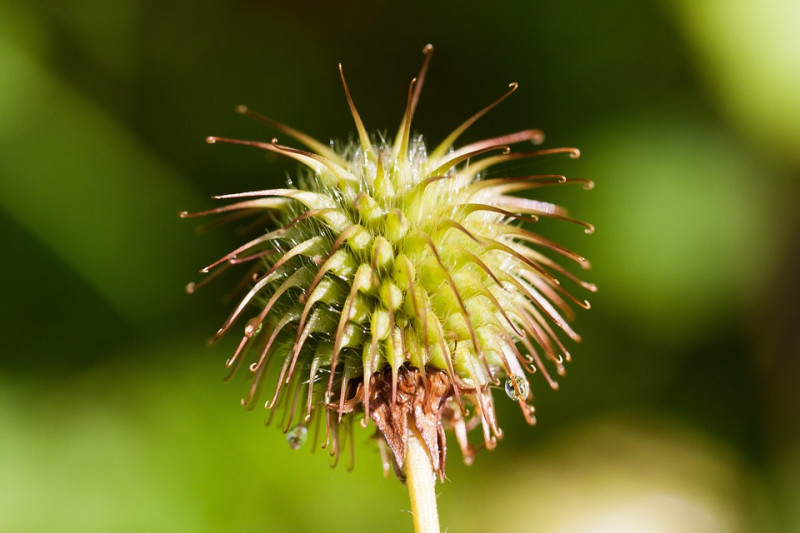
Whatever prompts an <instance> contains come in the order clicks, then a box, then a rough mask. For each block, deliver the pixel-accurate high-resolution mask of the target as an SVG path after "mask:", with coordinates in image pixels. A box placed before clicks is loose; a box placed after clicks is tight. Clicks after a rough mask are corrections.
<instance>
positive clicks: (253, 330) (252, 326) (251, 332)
mask: <svg viewBox="0 0 800 533" xmlns="http://www.w3.org/2000/svg"><path fill="white" fill-rule="evenodd" d="M262 325H263V323H262V322H261V321H260V320H259V317H257V316H256V317H253V318H251V319H250V320H248V321H247V325H246V326H245V327H244V334H245V336H246V337H248V338H249V337H253V336H255V335H257V334H258V332H259V331H261V326H262Z"/></svg>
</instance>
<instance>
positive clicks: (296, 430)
mask: <svg viewBox="0 0 800 533" xmlns="http://www.w3.org/2000/svg"><path fill="white" fill-rule="evenodd" d="M307 438H308V428H306V427H305V426H304V425H302V424H298V425H296V426H294V427H293V428H292V429H290V430H289V432H288V433H287V434H286V442H288V443H289V448H291V449H293V450H299V449H300V447H301V446H303V444H305V443H306V439H307Z"/></svg>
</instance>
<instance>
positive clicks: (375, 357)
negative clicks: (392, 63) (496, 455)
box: [182, 45, 596, 477]
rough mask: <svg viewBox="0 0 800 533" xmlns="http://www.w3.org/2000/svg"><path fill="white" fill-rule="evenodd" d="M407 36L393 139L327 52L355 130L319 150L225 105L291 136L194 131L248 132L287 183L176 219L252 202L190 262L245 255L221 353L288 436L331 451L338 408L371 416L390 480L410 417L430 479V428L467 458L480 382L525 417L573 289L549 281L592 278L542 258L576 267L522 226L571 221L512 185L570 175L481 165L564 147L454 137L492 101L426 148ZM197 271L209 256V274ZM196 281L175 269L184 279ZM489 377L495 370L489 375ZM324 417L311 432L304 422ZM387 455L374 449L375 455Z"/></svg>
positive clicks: (482, 411) (478, 411) (481, 407)
mask: <svg viewBox="0 0 800 533" xmlns="http://www.w3.org/2000/svg"><path fill="white" fill-rule="evenodd" d="M432 50H433V49H432V47H431V46H430V45H428V46H426V47H425V49H424V53H425V59H424V61H423V66H422V69H421V70H420V73H419V76H418V77H417V78H414V79H413V80H412V82H411V85H410V87H409V91H408V101H407V106H406V112H405V115H404V117H403V120H402V122H401V125H400V128H399V131H398V133H397V135H396V137H395V138H394V141H393V142H385V141H383V140H382V138H381V137H380V136H372V137H371V136H370V135H368V133H367V131H366V129H365V128H364V125H363V123H362V121H361V118H360V116H359V114H358V112H357V111H356V107H355V105H354V103H353V99H352V98H351V95H350V91H349V89H348V87H347V84H346V82H345V79H344V73H343V72H342V70H341V65H340V66H339V69H340V72H341V76H342V83H343V85H344V89H345V95H346V97H347V101H348V104H349V106H350V110H351V112H352V115H353V118H354V121H355V126H356V129H357V132H358V142H356V143H351V144H349V145H347V146H346V147H344V148H343V149H340V150H335V149H332V148H331V147H330V146H328V145H325V144H323V143H321V142H319V141H316V140H314V139H313V138H311V137H309V136H308V135H306V134H304V133H302V132H300V131H298V130H295V129H293V128H291V127H289V126H286V125H284V124H281V123H279V122H277V121H275V120H273V119H271V118H268V117H265V116H263V115H260V114H258V113H256V112H254V111H251V110H250V109H248V108H247V107H244V106H240V107H238V108H237V112H239V113H241V114H243V115H246V116H249V117H251V118H254V119H257V120H259V121H261V122H264V123H266V124H268V125H269V126H271V127H273V128H274V129H275V130H277V131H279V132H280V133H282V134H284V135H286V136H288V137H291V138H293V139H294V140H295V141H297V142H299V143H300V144H302V145H304V147H305V149H297V148H291V147H288V146H285V145H283V144H281V143H279V141H278V140H277V139H272V141H271V142H256V141H242V140H235V139H223V138H218V137H209V138H208V141H209V142H211V143H214V142H217V141H224V142H227V143H233V144H242V145H248V146H254V147H257V148H261V149H264V150H267V151H270V152H274V153H277V154H280V155H283V156H286V157H289V158H292V159H294V160H296V161H298V162H299V163H301V165H302V168H301V171H300V174H299V175H298V178H297V180H296V185H294V184H290V185H288V186H287V187H286V188H281V189H266V190H258V191H251V192H244V193H237V194H227V195H223V196H218V197H217V198H218V199H225V200H234V202H233V203H230V204H228V205H225V206H223V207H219V208H216V209H212V210H209V211H203V212H199V213H193V214H188V213H182V216H184V217H190V216H200V215H208V214H224V215H225V216H226V217H227V218H230V219H240V218H242V217H244V216H252V217H255V218H256V220H257V221H259V222H260V223H261V226H260V227H261V228H263V227H264V226H266V228H265V229H263V230H262V231H259V232H258V233H257V234H256V235H255V236H254V237H253V238H252V239H251V240H249V241H247V242H246V243H245V244H243V245H241V246H239V247H238V248H236V249H235V250H233V251H232V252H230V253H229V254H227V255H225V256H224V257H222V258H220V259H219V260H217V261H215V262H214V263H212V264H211V265H209V266H208V267H206V268H204V269H202V271H201V272H203V273H204V274H209V273H210V274H209V275H208V277H207V278H206V279H205V280H203V282H201V283H204V282H206V281H207V280H208V279H210V278H211V277H213V276H214V275H215V273H217V272H221V271H223V270H225V269H228V268H229V267H231V266H233V265H238V264H243V265H244V266H245V267H247V268H249V270H248V273H247V276H246V284H245V285H244V287H243V289H242V291H243V293H244V294H243V296H242V298H241V300H240V302H239V304H238V305H237V306H236V308H235V309H234V311H233V312H232V313H231V315H230V316H229V318H228V319H227V320H226V321H225V323H224V324H223V326H222V327H221V328H220V330H219V331H218V332H217V335H216V336H215V339H216V338H219V337H220V336H222V335H223V334H224V333H226V332H228V331H229V330H230V329H231V328H232V327H233V326H234V324H236V323H239V324H240V326H239V327H241V328H242V329H241V330H240V331H242V338H241V341H240V343H239V346H238V348H237V349H236V351H235V353H234V354H233V356H232V357H231V358H230V359H228V361H227V363H226V365H227V366H228V367H229V368H230V369H231V373H230V375H233V373H234V372H236V370H237V368H239V367H240V366H241V364H242V363H243V361H245V360H248V361H249V364H248V366H247V370H248V372H249V373H250V374H251V375H252V385H251V388H250V391H249V394H248V395H247V396H246V397H245V398H244V399H243V400H242V403H243V405H245V406H246V407H247V408H253V407H254V406H255V405H256V404H257V403H258V401H259V398H260V395H261V391H262V389H263V388H264V386H265V384H268V385H269V386H268V391H269V393H268V395H267V399H266V403H265V404H264V405H265V407H266V408H267V409H268V410H270V413H269V415H268V421H272V419H273V418H274V416H275V414H276V412H280V413H281V415H280V418H281V420H280V424H281V427H282V428H283V431H284V432H285V433H287V434H288V435H287V438H288V440H289V443H290V446H292V447H299V445H300V444H302V442H304V441H305V435H306V432H307V429H306V428H307V427H308V426H310V425H311V426H314V427H315V429H316V431H315V435H314V437H313V442H314V443H315V444H317V443H320V444H321V445H322V446H323V447H327V448H329V449H330V450H331V454H332V455H333V456H334V463H336V462H338V458H339V454H340V450H341V449H342V448H343V446H344V443H345V442H346V441H348V440H349V442H350V443H352V441H353V438H352V429H353V423H354V420H356V419H358V420H360V421H361V424H362V425H363V426H366V425H368V424H369V422H370V420H372V421H374V422H375V425H376V426H377V430H378V431H377V433H378V436H379V439H378V440H379V443H380V445H381V450H382V452H383V453H384V469H385V470H388V468H389V465H390V464H393V465H394V467H395V471H396V472H398V474H400V475H401V477H402V469H403V461H404V458H405V448H406V442H407V439H408V432H409V431H410V430H411V429H410V428H412V427H413V428H414V429H415V430H416V431H417V432H419V434H420V435H421V436H422V438H423V441H424V442H425V444H426V446H427V448H428V451H429V453H430V456H431V459H432V461H433V464H434V468H435V469H436V471H437V472H438V474H439V475H440V476H444V466H445V436H444V430H445V428H447V429H453V430H454V432H455V436H456V439H457V441H458V444H459V446H460V448H461V450H462V452H463V455H464V459H465V461H466V462H467V463H471V462H472V458H473V455H474V453H475V450H476V446H474V445H473V444H471V443H470V441H469V439H468V433H469V431H470V430H471V429H473V428H476V427H478V426H480V427H482V435H483V441H484V445H485V447H486V448H489V449H492V448H494V446H495V444H496V439H498V438H500V437H501V436H502V433H501V431H500V429H499V428H498V425H497V421H496V417H495V410H494V406H493V397H492V390H493V389H495V388H498V387H505V390H506V393H507V395H508V396H509V397H510V398H511V399H512V400H514V401H516V402H518V403H519V405H520V407H521V409H522V414H523V415H524V417H525V418H526V420H527V421H528V422H529V423H531V424H533V423H534V421H535V418H534V416H533V406H532V405H531V403H530V399H529V396H530V394H529V386H528V378H527V376H528V375H529V374H532V373H534V372H535V371H539V372H541V374H542V375H543V376H544V379H546V380H547V382H548V383H549V384H550V386H551V387H553V388H556V387H557V384H556V381H555V380H554V379H553V377H552V376H551V373H550V370H549V369H548V365H547V364H546V363H545V362H546V361H549V364H550V365H552V366H554V367H555V370H556V373H557V374H559V375H560V374H563V372H564V363H565V362H566V361H569V360H570V354H569V352H568V351H567V349H566V348H565V346H564V344H563V343H562V341H561V339H560V337H561V336H562V335H566V336H567V337H570V338H571V339H572V340H575V341H579V340H580V338H579V337H578V335H577V334H576V333H575V332H574V331H573V330H572V328H571V327H570V326H569V325H568V319H571V318H572V316H573V313H572V311H571V309H570V306H569V305H568V304H569V302H572V303H574V304H577V305H578V306H580V307H584V308H588V307H589V304H588V302H586V301H583V300H578V299H576V298H574V297H573V296H572V295H571V294H570V293H569V292H568V291H567V290H566V289H565V288H563V287H562V285H561V280H564V279H566V280H569V281H570V282H571V283H573V284H577V285H578V286H580V287H582V288H584V289H587V290H589V291H594V290H596V289H595V286H594V285H592V284H590V283H586V282H584V281H581V280H579V279H578V278H577V277H576V276H575V275H573V274H572V273H571V272H570V271H568V270H567V269H565V268H563V267H562V266H561V265H560V263H559V262H557V261H556V260H555V258H554V257H556V256H557V258H558V259H565V260H568V261H572V262H574V263H577V264H578V265H579V266H580V267H581V268H584V269H585V268H588V267H589V263H588V261H587V260H586V259H584V258H583V257H581V256H579V255H577V254H575V253H573V252H571V251H569V250H567V249H565V248H563V247H561V246H559V245H558V244H556V243H554V242H552V241H550V240H548V239H546V238H544V237H542V236H540V235H539V234H538V233H536V232H534V231H532V230H531V229H530V227H531V226H532V225H535V224H536V222H537V221H538V220H539V219H540V218H553V219H560V220H566V221H571V222H575V223H577V224H580V225H582V226H583V227H584V229H585V231H586V233H591V232H592V231H593V227H592V226H591V225H590V224H587V223H584V222H581V221H578V220H575V219H572V218H570V217H569V216H568V215H567V212H566V210H565V209H564V208H562V207H560V206H557V205H554V204H552V203H548V202H543V201H537V200H533V199H530V198H528V197H526V196H517V195H515V194H514V193H520V192H524V191H530V190H535V189H537V188H541V187H547V186H555V185H562V184H566V183H579V184H582V185H583V186H584V188H586V189H589V188H591V187H592V186H593V184H592V182H591V181H589V180H582V179H569V178H566V177H565V176H563V175H551V174H546V175H530V176H504V177H493V178H491V179H485V178H484V176H485V174H486V171H487V169H489V168H490V167H494V166H496V165H501V164H503V163H506V162H508V161H512V160H517V159H523V158H531V157H539V156H544V155H549V154H566V155H568V156H569V157H572V158H576V157H578V156H579V152H578V150H577V149H575V148H551V149H533V150H532V149H523V150H521V151H512V150H511V148H510V147H511V146H512V145H518V144H521V143H529V144H531V143H532V144H539V143H541V142H542V140H543V135H542V133H541V132H540V131H538V130H525V131H520V132H516V133H512V134H508V135H502V136H499V137H495V138H491V139H486V140H483V141H479V142H475V143H472V144H468V145H466V146H462V147H459V148H456V147H455V146H454V144H455V142H456V141H457V140H458V138H459V136H460V135H461V134H462V133H463V132H464V131H465V130H466V129H467V128H468V127H469V126H471V125H472V124H473V123H474V122H475V121H476V120H477V119H478V118H480V117H481V116H482V115H484V114H485V113H486V112H487V111H489V110H490V109H492V108H493V107H495V106H496V105H497V104H498V103H500V102H501V101H503V100H504V99H505V98H507V97H508V96H509V95H510V94H511V93H512V92H514V91H515V90H516V88H517V85H516V84H511V85H510V86H509V90H508V91H507V92H506V93H505V94H504V95H503V96H502V97H500V98H499V99H498V100H497V101H495V102H493V103H492V104H491V105H489V106H487V107H486V108H484V109H483V110H481V111H480V112H478V113H476V114H475V115H473V116H472V117H470V118H469V119H468V120H467V121H466V122H464V123H463V124H462V125H461V126H459V127H458V128H456V129H455V130H454V131H453V132H452V133H451V134H450V135H449V136H448V137H446V138H445V139H444V140H443V141H442V142H441V143H440V144H439V145H438V146H436V147H435V148H433V149H432V150H430V151H429V150H428V148H427V147H426V145H425V142H424V141H423V138H422V137H421V136H417V135H411V119H412V116H413V114H414V111H415V109H416V106H417V102H418V99H419V94H420V90H421V89H422V83H423V81H424V78H425V73H426V71H427V67H428V64H429V62H430V58H431V53H432ZM212 271H214V272H213V273H212ZM198 286H199V284H197V285H195V284H190V286H189V287H188V290H189V291H190V292H191V291H193V290H195V289H196V288H197V287H198ZM503 380H505V381H503ZM321 426H324V430H322V429H321ZM387 451H388V452H390V453H386V452H387Z"/></svg>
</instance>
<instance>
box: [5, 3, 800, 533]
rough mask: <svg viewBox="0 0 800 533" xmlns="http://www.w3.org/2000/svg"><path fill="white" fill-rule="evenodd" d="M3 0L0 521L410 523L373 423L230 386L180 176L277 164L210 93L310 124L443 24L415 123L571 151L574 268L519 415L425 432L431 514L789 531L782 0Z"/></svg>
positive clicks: (789, 51)
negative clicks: (554, 382)
mask: <svg viewBox="0 0 800 533" xmlns="http://www.w3.org/2000/svg"><path fill="white" fill-rule="evenodd" d="M429 4H430V5H427V4H423V3H419V4H417V5H414V4H413V3H399V2H385V1H380V0H379V1H375V2H369V3H365V2H350V3H345V2H335V3H334V2H324V1H310V2H297V3H296V4H295V5H292V3H291V2H256V1H229V2H226V1H219V0H215V1H212V0H193V1H191V2H189V1H186V0H178V1H174V2H159V1H154V0H120V1H113V2H93V1H89V0H4V1H3V2H2V3H0V250H2V252H0V255H2V261H1V262H0V288H1V292H0V302H2V303H0V313H1V315H0V332H2V337H1V338H0V340H1V341H2V343H1V344H0V530H2V531H9V532H11V531H14V532H25V531H81V532H91V531H102V532H108V531H170V532H176V531H187V532H202V531H209V532H211V531H297V532H317V531H325V532H328V533H331V532H336V531H348V532H356V531H386V532H392V531H410V530H411V517H410V515H409V511H408V507H409V506H408V502H407V496H406V494H405V490H404V487H403V486H402V485H401V484H400V483H398V482H397V481H396V480H394V479H391V478H390V479H384V478H383V477H382V476H381V474H380V464H379V463H380V462H379V458H378V454H377V451H376V449H375V445H374V441H372V440H371V439H370V434H371V432H370V431H359V432H357V433H356V442H357V452H356V456H357V457H356V466H355V469H354V471H353V472H348V471H347V470H346V469H345V468H341V467H339V468H337V469H330V468H329V467H328V463H329V461H330V459H329V457H328V456H327V455H326V454H325V453H324V451H320V450H317V451H316V452H315V453H313V454H312V453H311V452H310V450H309V449H310V448H311V446H308V445H307V446H306V447H305V449H302V450H300V451H293V450H290V449H289V447H288V446H287V444H286V442H285V439H284V437H283V435H282V434H281V433H280V432H279V431H278V430H277V429H275V428H264V427H263V423H262V422H263V419H264V416H263V413H259V412H256V413H251V412H245V411H244V410H242V409H241V407H240V406H239V397H240V395H241V394H242V392H243V391H244V390H245V387H246V384H245V382H244V380H243V379H240V380H235V381H234V383H233V384H228V385H224V384H223V383H222V377H223V375H224V368H223V362H224V360H225V359H226V357H227V356H228V354H229V352H230V350H231V349H232V346H231V344H232V342H233V341H232V340H229V341H225V342H222V343H220V344H219V345H217V346H214V347H210V348H209V347H207V346H206V344H205V341H206V339H208V338H209V337H210V335H211V334H212V333H213V332H214V331H216V328H217V327H218V325H219V324H220V323H221V321H222V320H223V319H224V318H225V316H226V315H227V311H228V304H226V303H225V302H224V301H223V300H224V295H225V292H226V291H227V287H226V285H225V283H221V284H220V285H217V286H211V287H209V288H208V289H207V290H203V291H201V292H199V293H196V294H194V295H191V296H189V295H187V294H186V293H185V292H184V286H185V285H186V283H187V282H189V281H192V280H196V279H198V274H197V270H198V268H199V267H200V266H202V265H204V264H207V263H208V262H210V260H213V259H215V258H216V257H218V256H219V255H221V254H222V253H223V252H224V251H226V250H227V249H229V248H230V247H231V246H232V245H233V243H234V241H232V240H231V239H230V235H229V234H228V233H226V232H225V231H212V232H207V233H205V234H203V235H201V236H198V235H197V233H196V231H195V230H196V225H195V223H194V222H193V221H185V220H179V219H178V216H177V215H178V212H179V211H181V210H183V209H189V210H200V209H204V208H208V207H211V206H212V205H213V203H212V201H211V200H210V196H211V195H213V194H218V193H227V192H236V191H240V190H247V189H255V188H267V187H270V186H274V185H276V184H279V183H281V182H282V181H283V180H285V177H286V174H287V173H289V174H291V173H292V172H293V169H294V167H293V165H292V164H290V163H285V162H283V161H279V160H278V161H274V160H270V161H267V160H265V157H264V154H263V153H261V152H259V151H257V150H248V149H243V148H241V147H233V146H215V147H210V146H207V145H206V144H205V143H204V142H203V139H204V137H205V136H206V135H210V134H215V135H223V136H232V137H239V138H254V139H270V138H272V136H273V135H274V134H275V132H273V131H270V130H269V129H267V128H266V127H265V126H263V125H260V124H258V123H253V122H250V121H248V120H247V119H244V118H242V117H240V116H237V115H235V114H234V113H233V112H232V110H233V107H234V106H235V105H236V104H240V103H246V104H248V105H249V106H251V107H252V108H254V109H257V110H259V111H262V112H264V113H266V114H268V115H271V116H272V117H274V118H276V119H279V120H282V121H284V122H286V123H288V124H292V125H294V126H296V127H298V128H300V129H302V130H304V131H306V132H308V133H310V134H312V135H313V136H315V137H317V138H320V139H322V140H327V139H333V138H336V139H347V138H348V134H349V133H350V132H351V131H352V130H353V127H352V124H351V121H350V118H349V113H348V110H347V106H346V103H345V100H344V97H343V94H342V90H341V87H340V84H339V80H338V73H337V70H336V65H337V63H338V62H340V61H341V62H343V63H344V66H345V68H346V71H347V73H348V81H349V83H350V87H351V90H352V91H353V94H354V98H355V99H356V101H357V103H358V106H359V109H360V112H361V115H362V117H363V118H364V120H365V122H366V124H367V126H368V128H370V129H373V130H384V131H385V130H389V131H393V130H394V128H395V127H396V125H397V124H398V122H399V119H400V116H401V113H402V110H403V107H404V103H405V95H406V90H407V84H408V81H409V79H410V78H411V77H412V76H414V75H415V74H416V72H417V69H418V66H419V64H420V61H421V58H422V56H421V53H420V51H421V49H422V46H423V45H424V44H425V43H427V42H433V43H434V44H435V45H436V52H435V55H434V58H433V64H432V68H431V70H430V73H429V77H428V81H427V83H426V87H425V90H424V92H423V97H422V101H421V103H420V105H419V108H418V111H417V118H416V122H415V129H416V130H417V131H419V132H421V133H424V134H425V135H426V136H427V138H428V139H431V140H432V142H436V141H437V140H439V139H441V138H442V137H443V136H444V135H445V134H446V133H448V132H449V131H450V130H451V129H452V128H453V127H455V126H456V125H457V124H458V123H460V122H461V121H462V120H463V119H464V118H466V117H467V116H468V115H470V114H471V113H473V112H474V111H476V110H478V109H479V108H481V107H482V106H483V105H485V104H486V103H488V102H490V101H491V100H493V99H494V98H495V97H497V96H498V95H499V94H501V93H502V91H503V90H504V88H505V87H506V84H507V83H508V82H511V81H517V82H519V83H520V90H519V91H518V92H517V93H516V94H515V95H514V96H513V98H511V99H510V100H509V101H507V102H505V103H503V105H502V106H500V107H499V108H498V109H496V110H495V111H494V112H492V113H491V114H490V115H488V116H487V117H485V118H484V119H482V120H481V121H480V122H479V123H478V124H477V125H476V126H474V127H473V128H472V130H470V131H469V132H468V133H467V134H466V135H465V137H464V138H465V140H476V139H478V138H485V137H489V136H492V135H497V134H501V133H506V132H508V131H514V130H516V129H522V128H528V127H538V128H542V129H544V130H545V131H546V132H547V134H548V140H547V143H546V146H561V145H571V146H578V147H580V148H581V150H582V152H583V157H582V158H581V159H580V160H578V161H572V160H569V159H564V158H558V157H555V158H548V159H546V160H542V161H540V162H538V163H537V164H538V165H541V169H542V171H543V172H558V173H561V172H564V173H567V174H568V175H570V176H575V177H589V178H592V179H593V180H595V182H596V183H597V186H596V188H595V190H593V191H591V192H586V191H583V190H581V189H580V188H579V187H576V188H573V189H567V188H563V190H558V191H555V190H554V191H546V195H547V198H548V199H553V200H557V201H559V202H561V203H564V204H566V205H568V206H570V208H571V211H572V213H573V214H574V215H576V216H578V217H579V218H583V219H586V220H590V221H592V222H593V223H595V224H596V226H597V232H596V233H595V234H594V235H591V236H587V235H584V234H583V233H582V231H581V230H580V228H578V227H574V226H570V225H566V224H563V225H562V224H550V225H549V226H548V228H547V231H548V236H550V237H551V238H553V239H555V240H558V241H560V242H563V243H565V244H567V245H569V246H570V247H572V248H573V249H575V250H577V251H579V252H580V253H582V254H584V255H586V256H587V257H589V258H591V260H592V262H593V264H594V268H593V270H592V271H591V273H590V275H589V277H590V278H591V279H592V281H595V282H596V283H597V284H598V286H599V287H600V292H598V293H597V294H596V295H595V296H594V297H593V298H592V299H591V301H592V304H593V309H592V310H591V311H590V312H581V313H579V316H578V320H577V323H576V328H577V329H578V330H579V331H580V332H581V333H582V335H583V337H584V342H583V343H582V344H581V345H579V346H575V347H574V349H573V354H574V361H573V363H572V364H571V365H570V366H569V367H568V374H567V377H566V378H565V379H563V380H561V389H560V390H559V391H558V392H553V391H550V390H549V389H548V388H547V387H546V386H544V384H543V380H541V379H540V378H534V380H533V391H534V394H535V395H536V402H537V411H538V419H539V423H538V425H537V426H536V427H533V428H530V427H527V426H526V425H525V424H524V423H523V421H522V417H521V416H520V415H519V413H518V412H517V410H516V407H515V406H514V405H513V403H512V402H510V401H509V402H505V401H503V398H504V397H503V396H502V394H500V395H498V396H497V401H498V404H499V405H500V407H499V416H500V421H501V425H502V426H503V428H504V430H505V433H506V436H505V439H504V440H503V441H502V442H501V443H500V446H499V447H498V449H497V450H496V451H494V452H491V453H489V452H482V453H480V454H479V456H478V458H477V461H476V463H475V464H474V465H473V466H472V467H469V468H466V467H464V466H463V465H461V462H460V457H459V455H458V452H457V449H456V448H455V447H453V448H452V449H451V454H450V461H449V468H448V476H449V479H448V480H447V481H446V482H445V483H444V484H442V485H440V493H441V496H440V513H441V517H442V525H443V526H444V527H447V528H449V531H452V532H470V531H547V532H551V531H558V532H586V531H615V532H620V531H636V532H640V531H648V532H662V531H663V532H667V531H670V532H673V531H674V532H692V531H697V532H713V531H726V532H727V531H733V532H744V531H781V532H782V531H800V481H798V480H800V422H799V419H800V392H798V391H800V362H799V361H798V356H800V326H798V321H799V320H800V311H799V310H798V303H797V302H798V299H800V288H799V285H798V280H797V273H798V272H800V211H799V210H798V200H799V199H800V194H798V193H799V192H800V191H799V190H798V189H800V179H799V178H800V97H799V96H798V95H800V32H798V31H797V29H796V25H797V21H798V20H800V3H798V2H796V1H794V0H765V1H762V2H749V1H746V0H703V1H694V0H671V1H660V2H652V1H646V2H626V1H623V0H610V1H607V2H579V1H576V0H546V1H543V0H538V1H535V2H529V1H519V2H511V3H504V2H480V3H478V2H462V3H452V4H448V3H446V2H442V3H436V4H434V3H429Z"/></svg>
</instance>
